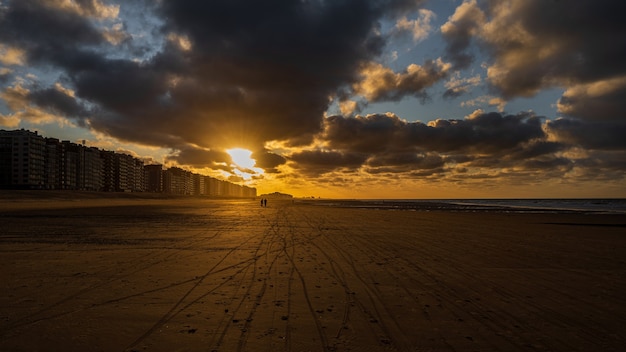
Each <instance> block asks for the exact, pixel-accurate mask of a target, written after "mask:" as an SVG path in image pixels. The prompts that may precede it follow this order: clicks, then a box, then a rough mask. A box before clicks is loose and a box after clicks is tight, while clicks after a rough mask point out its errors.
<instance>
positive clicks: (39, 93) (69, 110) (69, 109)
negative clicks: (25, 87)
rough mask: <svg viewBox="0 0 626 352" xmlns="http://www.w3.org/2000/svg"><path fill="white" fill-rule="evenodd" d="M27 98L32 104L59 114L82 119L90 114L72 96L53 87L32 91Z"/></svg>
mask: <svg viewBox="0 0 626 352" xmlns="http://www.w3.org/2000/svg"><path fill="white" fill-rule="evenodd" d="M28 98H29V100H30V101H32V102H33V103H34V104H36V105H38V106H40V107H42V108H45V109H47V110H49V111H52V112H54V113H56V114H59V115H61V116H68V117H73V118H77V119H82V118H84V117H87V116H89V114H90V112H89V111H88V110H87V109H85V107H84V106H82V105H81V104H79V103H78V102H77V101H76V99H75V98H74V97H72V96H69V95H67V94H65V93H63V92H61V91H59V90H58V89H55V88H45V89H41V90H35V91H32V92H31V93H30V94H29V97H28Z"/></svg>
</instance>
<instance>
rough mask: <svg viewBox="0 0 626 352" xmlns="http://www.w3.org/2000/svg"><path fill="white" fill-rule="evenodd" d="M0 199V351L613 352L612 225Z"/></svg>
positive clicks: (614, 221) (620, 234)
mask: <svg viewBox="0 0 626 352" xmlns="http://www.w3.org/2000/svg"><path fill="white" fill-rule="evenodd" d="M24 194H25V195H27V196H19V197H10V196H7V195H6V193H5V194H3V196H2V197H0V198H2V199H0V200H1V201H2V202H1V205H0V228H1V231H0V266H1V268H2V270H1V271H0V282H1V285H2V286H1V289H0V351H622V350H623V349H624V347H625V346H626V333H625V331H626V329H625V327H626V215H623V214H622V215H615V214H613V215H611V214H578V213H573V214H550V213H543V214H541V213H526V214H519V213H506V212H497V211H492V212H489V211H481V212H451V211H389V210H380V209H375V208H373V209H362V208H350V207H332V206H326V205H316V204H315V203H314V202H309V203H306V202H299V201H294V202H292V201H272V200H270V201H269V203H268V207H267V208H262V207H260V205H259V202H258V200H210V199H198V198H172V199H162V198H158V197H153V198H151V197H149V196H146V197H130V196H128V197H113V196H109V197H104V196H93V197H90V196H83V197H79V198H74V197H71V196H55V197H47V198H45V199H43V198H40V197H38V196H36V195H33V194H32V193H24Z"/></svg>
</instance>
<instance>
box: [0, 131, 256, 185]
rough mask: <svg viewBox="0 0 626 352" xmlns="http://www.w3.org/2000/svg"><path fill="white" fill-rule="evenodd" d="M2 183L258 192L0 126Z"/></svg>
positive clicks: (93, 148) (127, 156)
mask: <svg viewBox="0 0 626 352" xmlns="http://www.w3.org/2000/svg"><path fill="white" fill-rule="evenodd" d="M0 188H2V189H51V190H78V191H101V192H155V193H167V194H176V195H197V196H210V197H256V188H252V187H247V186H242V185H237V184H234V183H231V182H227V181H224V180H219V179H216V178H213V177H209V176H204V175H199V174H196V173H192V172H190V171H187V170H184V169H182V168H178V167H171V168H169V169H164V168H163V166H162V165H144V162H143V161H142V160H141V159H139V158H135V157H133V156H131V155H128V154H124V153H117V152H113V151H108V150H101V149H98V148H96V147H87V146H85V143H84V141H83V143H82V144H77V143H72V142H70V141H59V140H58V139H56V138H44V137H43V136H41V135H39V134H38V133H37V132H31V131H28V130H24V129H20V130H13V131H5V130H0Z"/></svg>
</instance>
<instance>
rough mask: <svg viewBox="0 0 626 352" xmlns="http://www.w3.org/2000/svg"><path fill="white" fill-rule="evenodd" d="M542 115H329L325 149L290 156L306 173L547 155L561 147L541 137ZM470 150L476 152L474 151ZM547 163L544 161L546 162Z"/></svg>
mask: <svg viewBox="0 0 626 352" xmlns="http://www.w3.org/2000/svg"><path fill="white" fill-rule="evenodd" d="M542 120H543V119H542V118H540V117H538V116H535V115H532V114H529V113H520V114H517V115H506V114H500V113H476V114H473V115H472V116H469V117H467V118H465V119H463V120H436V121H432V122H430V123H428V124H424V123H421V122H408V121H404V120H401V119H400V118H398V117H397V116H395V115H393V114H385V115H381V114H373V115H368V116H357V117H346V116H330V117H328V118H327V119H326V121H325V129H324V132H323V133H321V134H320V135H319V136H318V140H319V141H320V142H322V144H323V145H325V146H327V147H328V148H329V149H330V151H329V150H323V149H319V150H314V151H306V152H303V153H298V154H296V155H294V156H292V158H291V160H293V161H296V162H297V163H298V167H300V168H301V169H303V170H306V171H305V172H307V173H314V169H316V168H321V169H324V172H329V171H332V170H339V169H341V168H343V167H344V166H346V165H349V166H350V168H351V169H353V170H355V169H358V168H359V167H364V170H366V171H367V172H369V173H373V174H378V173H391V172H393V173H406V172H415V171H416V170H422V171H427V170H430V173H432V174H435V173H440V172H443V171H444V170H445V168H446V165H458V164H466V165H468V166H481V167H489V168H501V167H512V166H516V165H519V166H523V163H525V162H529V161H531V160H535V159H537V160H539V159H541V160H548V159H550V158H552V157H553V155H554V154H555V153H558V152H560V151H562V150H564V149H565V148H566V147H565V146H563V145H562V144H560V143H557V142H549V141H547V140H546V138H547V135H546V133H545V132H544V130H543V124H542ZM476 155H480V157H477V156H476ZM347 159H349V160H347ZM546 166H547V164H546Z"/></svg>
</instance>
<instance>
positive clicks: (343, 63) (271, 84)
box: [0, 0, 419, 164]
mask: <svg viewBox="0 0 626 352" xmlns="http://www.w3.org/2000/svg"><path fill="white" fill-rule="evenodd" d="M418 3H419V1H417V2H416V1H414V0H350V1H293V0H274V1H233V0H228V1H195V0H177V1H162V2H157V3H149V2H144V1H137V2H131V3H130V6H145V14H147V15H149V16H156V17H159V18H160V21H161V24H162V25H161V27H160V28H155V29H156V30H157V31H158V32H159V34H160V35H161V36H162V38H166V39H165V41H166V44H165V45H164V46H163V47H162V48H161V50H160V51H158V52H156V53H155V54H154V55H153V56H152V57H151V58H149V59H147V60H146V59H142V60H133V59H132V58H131V57H129V56H128V55H129V54H133V53H137V51H141V50H142V48H143V44H141V43H139V41H137V43H134V42H133V41H132V40H131V39H130V38H131V36H130V35H128V34H127V33H119V37H120V38H123V39H124V40H125V42H124V43H123V45H121V46H119V47H114V46H112V44H110V42H107V36H106V34H107V32H106V31H105V30H103V29H102V28H101V27H96V26H95V25H94V21H92V20H91V19H90V18H89V17H90V16H96V15H98V11H100V9H99V8H98V6H96V5H98V4H100V3H97V2H94V1H77V2H76V5H77V6H78V7H77V9H78V10H76V11H68V10H67V9H63V8H60V7H55V6H51V5H49V4H47V3H46V2H43V1H35V0H25V1H21V0H20V1H10V2H9V3H8V5H7V6H6V7H5V8H4V9H3V13H2V20H1V22H0V33H2V34H0V39H1V40H2V42H3V43H7V44H10V45H14V46H17V47H19V48H20V49H22V50H25V52H26V57H27V60H28V63H29V64H45V65H52V67H54V68H58V69H61V70H63V71H64V72H65V74H66V77H68V79H69V81H70V82H71V83H72V85H73V87H72V88H73V89H75V92H76V97H77V98H79V99H82V100H84V101H86V102H88V103H89V104H93V105H94V106H95V107H94V109H92V111H93V114H92V115H91V116H89V125H90V126H91V127H92V128H94V129H96V130H99V131H102V132H105V133H108V134H110V135H112V136H114V137H118V138H121V139H123V140H126V141H134V142H139V143H149V144H154V145H160V146H167V147H176V145H173V144H172V141H175V142H178V141H186V142H189V143H193V144H195V145H198V146H199V147H200V148H208V147H216V146H219V147H222V148H223V147H232V146H243V147H247V148H250V149H258V148H259V147H262V144H263V143H264V142H265V141H270V140H288V141H290V143H291V144H292V145H294V144H307V143H309V142H310V141H311V140H312V137H313V135H314V134H315V133H317V132H319V131H320V128H321V123H322V116H323V113H324V111H325V110H326V109H327V107H328V104H329V99H328V97H329V96H331V95H333V94H334V93H335V92H336V91H337V90H339V89H342V87H346V86H349V85H350V84H352V83H354V82H355V81H356V80H357V78H358V77H357V76H358V69H359V67H360V66H361V65H362V64H363V63H364V62H369V61H371V60H373V59H374V58H376V57H377V56H379V55H380V54H381V52H382V49H383V47H384V45H385V40H384V38H383V37H382V36H381V35H380V33H379V31H378V27H379V20H381V19H382V18H384V17H385V16H388V15H392V14H398V13H401V12H402V11H405V10H408V9H415V8H416V6H417V5H418ZM100 5H101V4H100ZM123 5H124V4H123ZM122 20H124V21H128V20H130V19H122ZM155 22H156V21H155ZM129 27H131V26H126V25H124V26H123V27H122V28H124V29H127V28H129ZM153 32H154V31H153ZM112 49H114V51H116V52H117V55H114V56H111V55H108V54H105V52H107V50H108V51H111V50H112ZM123 50H126V51H127V53H126V54H124V55H122V51H123ZM144 51H145V48H144ZM125 56H126V57H125ZM37 94H38V95H42V94H43V92H42V93H37ZM34 96H35V95H34ZM43 100H44V99H42V98H41V97H40V98H39V99H36V100H34V101H33V102H34V103H36V104H39V105H40V107H42V108H58V107H59V106H52V105H50V104H48V103H47V102H45V101H43ZM66 103H67V104H66V105H65V108H66V110H71V108H72V107H71V106H69V105H68V104H71V102H69V101H68V102H66ZM146 129H150V132H149V133H146V131H145V130H146ZM275 159H276V158H274V160H273V161H270V164H276V163H277V161H276V160H275Z"/></svg>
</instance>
